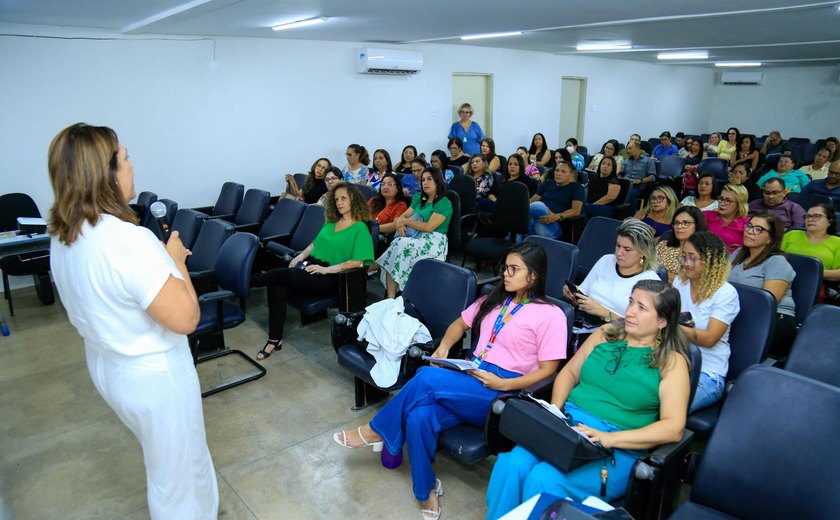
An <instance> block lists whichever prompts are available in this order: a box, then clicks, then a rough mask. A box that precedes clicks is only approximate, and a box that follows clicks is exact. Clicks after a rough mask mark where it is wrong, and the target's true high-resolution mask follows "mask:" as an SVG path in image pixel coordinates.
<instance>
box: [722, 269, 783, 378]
mask: <svg viewBox="0 0 840 520" xmlns="http://www.w3.org/2000/svg"><path fill="white" fill-rule="evenodd" d="M732 286H733V287H735V290H736V291H738V302H739V304H740V306H741V310H740V311H739V312H738V316H736V317H735V320H733V321H732V325H730V326H729V349H730V354H729V372H727V374H726V380H727V382H730V381H734V380H735V379H737V378H738V376H739V375H741V372H743V371H744V370H746V369H747V367H749V366H752V365H757V364H759V363H761V362H762V360H764V358H765V357H766V355H767V349H768V348H769V346H770V341H771V340H772V339H773V331H774V330H775V329H776V320H777V318H776V298H775V297H774V296H773V295H772V294H771V293H770V292H769V291H766V290H764V289H758V288H756V287H750V286H747V285H742V284H739V283H733V284H732Z"/></svg>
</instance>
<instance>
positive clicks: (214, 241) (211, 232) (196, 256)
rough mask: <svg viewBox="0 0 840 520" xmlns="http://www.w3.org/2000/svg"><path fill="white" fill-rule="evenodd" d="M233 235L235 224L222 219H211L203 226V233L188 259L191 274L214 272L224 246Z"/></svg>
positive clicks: (199, 235) (200, 234)
mask: <svg viewBox="0 0 840 520" xmlns="http://www.w3.org/2000/svg"><path fill="white" fill-rule="evenodd" d="M232 235H233V224H231V223H230V222H225V221H224V220H220V219H210V220H207V221H205V222H204V224H202V225H201V231H199V233H198V238H196V239H195V244H194V245H193V248H192V254H191V255H190V256H188V257H187V270H188V271H190V272H198V271H212V270H213V269H215V266H216V259H217V258H218V256H219V250H220V249H221V248H222V244H224V243H225V241H226V240H227V239H228V238H230V237H231V236H232Z"/></svg>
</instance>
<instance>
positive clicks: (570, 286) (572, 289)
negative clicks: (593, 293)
mask: <svg viewBox="0 0 840 520" xmlns="http://www.w3.org/2000/svg"><path fill="white" fill-rule="evenodd" d="M566 288H567V289H569V292H570V293H572V294H574V295H578V294H579V295H581V296H586V294H584V293H583V291H581V290H580V288H579V287H578V286H577V285H575V284H573V283H572V282H571V280H566Z"/></svg>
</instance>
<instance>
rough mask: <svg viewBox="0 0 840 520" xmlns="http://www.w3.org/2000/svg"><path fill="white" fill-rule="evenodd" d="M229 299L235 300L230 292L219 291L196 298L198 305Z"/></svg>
mask: <svg viewBox="0 0 840 520" xmlns="http://www.w3.org/2000/svg"><path fill="white" fill-rule="evenodd" d="M231 299H236V295H235V294H234V293H233V292H232V291H226V290H221V291H213V292H209V293H206V294H202V295H201V296H199V297H198V303H208V302H216V301H221V300H231Z"/></svg>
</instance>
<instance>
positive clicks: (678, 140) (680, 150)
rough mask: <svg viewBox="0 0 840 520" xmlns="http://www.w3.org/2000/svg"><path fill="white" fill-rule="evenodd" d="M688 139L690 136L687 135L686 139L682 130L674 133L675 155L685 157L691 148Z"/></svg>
mask: <svg viewBox="0 0 840 520" xmlns="http://www.w3.org/2000/svg"><path fill="white" fill-rule="evenodd" d="M690 141H691V138H690V137H689V138H688V139H686V138H685V133H683V132H677V133H676V134H675V135H674V146H676V147H677V157H682V158H683V159H685V157H686V156H687V155H688V153H689V151H690V150H691V147H690V146H689V144H690Z"/></svg>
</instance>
